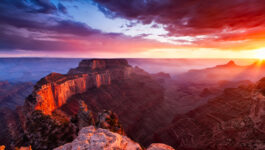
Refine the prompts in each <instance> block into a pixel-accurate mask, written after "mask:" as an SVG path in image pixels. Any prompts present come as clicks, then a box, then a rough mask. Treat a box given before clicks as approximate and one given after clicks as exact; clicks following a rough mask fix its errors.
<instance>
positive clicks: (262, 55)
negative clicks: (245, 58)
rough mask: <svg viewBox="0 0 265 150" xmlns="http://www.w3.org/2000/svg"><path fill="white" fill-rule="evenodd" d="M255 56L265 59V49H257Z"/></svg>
mask: <svg viewBox="0 0 265 150" xmlns="http://www.w3.org/2000/svg"><path fill="white" fill-rule="evenodd" d="M255 58H258V59H260V60H264V59H265V49H259V50H256V52H255Z"/></svg>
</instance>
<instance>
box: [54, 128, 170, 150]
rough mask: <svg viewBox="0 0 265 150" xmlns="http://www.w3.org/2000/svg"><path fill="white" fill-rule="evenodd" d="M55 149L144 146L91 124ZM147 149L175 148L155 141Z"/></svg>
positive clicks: (115, 149) (133, 149)
mask: <svg viewBox="0 0 265 150" xmlns="http://www.w3.org/2000/svg"><path fill="white" fill-rule="evenodd" d="M54 150H143V148H142V147H141V146H140V145H139V144H138V143H136V142H134V141H132V140H131V139H129V138H128V137H126V136H123V135H120V134H118V133H114V132H111V131H109V130H107V129H101V128H98V129H96V128H95V127H94V126H89V127H85V128H83V129H82V130H81V131H80V132H79V134H78V137H77V138H76V139H75V140H74V141H73V142H71V143H67V144H65V145H63V146H60V147H58V148H55V149H54ZM147 150H174V148H172V147H170V146H168V145H165V144H160V143H155V144H151V145H150V146H149V147H148V148H147Z"/></svg>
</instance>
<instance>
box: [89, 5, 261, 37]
mask: <svg viewBox="0 0 265 150" xmlns="http://www.w3.org/2000/svg"><path fill="white" fill-rule="evenodd" d="M94 2H96V3H97V4H98V7H99V8H100V10H101V11H102V12H103V13H105V15H106V16H109V17H123V18H126V19H129V20H139V21H141V22H142V23H144V24H149V23H151V22H156V23H160V24H163V25H165V26H166V29H167V30H168V31H170V33H169V34H171V35H201V34H210V33H211V34H212V33H218V32H220V31H221V30H223V29H226V28H227V29H228V30H236V29H243V28H254V27H259V26H262V27H264V26H265V11H264V10H265V1H264V0H94Z"/></svg>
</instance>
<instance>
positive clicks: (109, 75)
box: [26, 59, 132, 115]
mask: <svg viewBox="0 0 265 150" xmlns="http://www.w3.org/2000/svg"><path fill="white" fill-rule="evenodd" d="M131 69H132V68H131V66H129V65H128V63H127V61H126V60H96V59H94V60H83V61H81V62H80V64H79V66H78V67H77V68H75V69H71V70H70V71H69V73H68V74H67V75H62V74H58V73H51V74H49V75H48V76H46V77H44V78H42V79H41V80H40V81H39V82H38V83H37V85H36V86H35V90H34V92H33V93H32V98H33V99H35V100H34V101H33V105H34V110H41V111H42V112H43V113H44V114H47V115H50V114H51V113H52V112H53V111H54V110H55V109H57V108H59V107H61V106H62V105H63V104H65V103H66V102H67V100H68V99H69V98H70V97H71V96H73V95H75V94H80V93H84V92H86V91H87V90H88V89H90V88H99V87H101V86H103V85H110V84H111V82H112V81H113V80H123V79H125V78H128V76H129V75H130V70H131ZM26 102H29V101H26Z"/></svg>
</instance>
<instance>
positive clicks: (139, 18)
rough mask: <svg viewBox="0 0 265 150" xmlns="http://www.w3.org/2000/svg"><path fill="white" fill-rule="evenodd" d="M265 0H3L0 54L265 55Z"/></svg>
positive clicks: (218, 56)
mask: <svg viewBox="0 0 265 150" xmlns="http://www.w3.org/2000/svg"><path fill="white" fill-rule="evenodd" d="M264 10H265V1H264V0H1V2H0V57H86V58H95V57H96V58H264V59H265V11H264Z"/></svg>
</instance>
